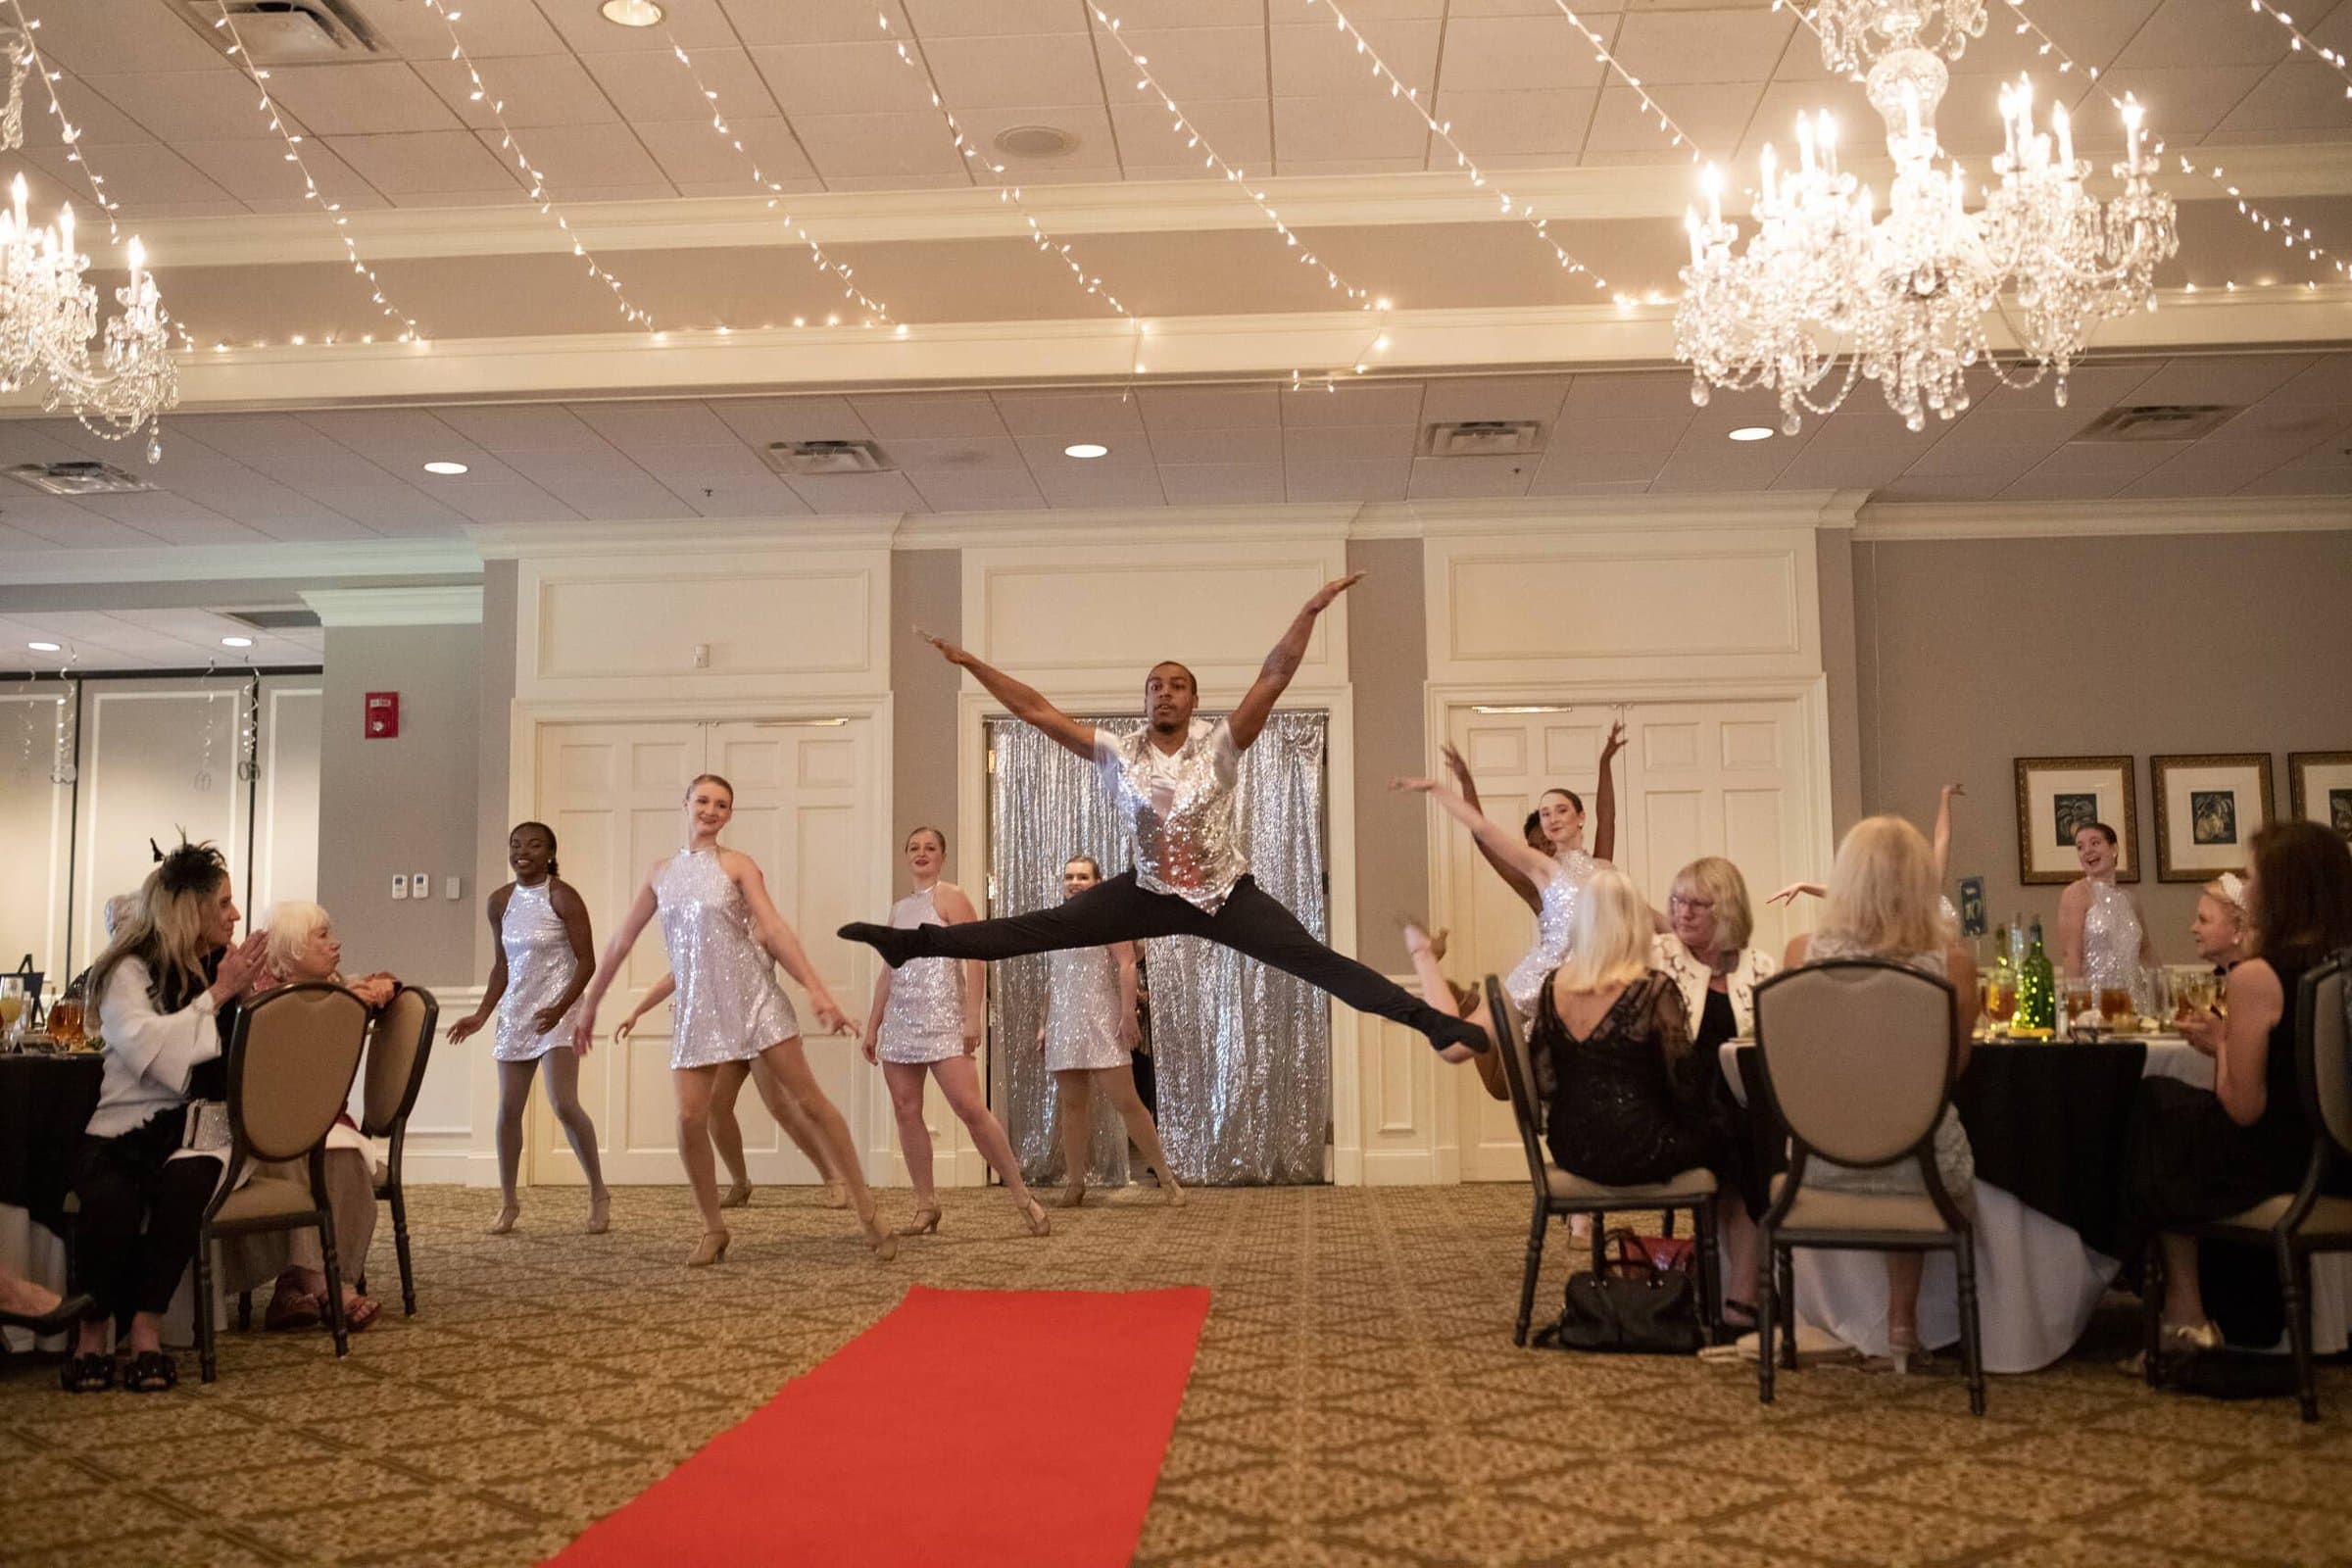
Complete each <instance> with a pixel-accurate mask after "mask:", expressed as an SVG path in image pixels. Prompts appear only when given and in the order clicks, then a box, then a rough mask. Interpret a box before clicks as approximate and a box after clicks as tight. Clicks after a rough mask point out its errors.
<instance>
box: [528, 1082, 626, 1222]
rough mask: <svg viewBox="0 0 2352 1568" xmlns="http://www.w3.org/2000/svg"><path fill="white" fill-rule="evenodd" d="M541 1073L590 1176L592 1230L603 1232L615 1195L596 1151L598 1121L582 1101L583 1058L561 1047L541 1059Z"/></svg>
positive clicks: (582, 1167)
mask: <svg viewBox="0 0 2352 1568" xmlns="http://www.w3.org/2000/svg"><path fill="white" fill-rule="evenodd" d="M539 1076H540V1077H541V1078H542V1079H544V1080H545V1081H546V1083H547V1103H548V1108H549V1109H551V1110H553V1111H554V1112H555V1113H556V1121H557V1123H558V1124H559V1125H561V1126H562V1127H563V1129H564V1139H565V1141H566V1142H568V1143H569V1144H570V1145H571V1154H572V1157H573V1158H574V1159H576V1160H578V1161H579V1162H580V1173H581V1174H582V1175H584V1176H586V1177H587V1178H588V1232H589V1234H590V1235H592V1236H594V1235H601V1234H603V1232H604V1230H605V1228H606V1227H607V1226H608V1225H609V1224H610V1223H611V1217H610V1216H611V1212H612V1202H613V1195H612V1194H611V1193H610V1192H608V1191H606V1189H605V1167H604V1162H603V1161H602V1160H601V1159H600V1158H599V1157H598V1156H597V1152H596V1123H595V1122H593V1121H590V1120H589V1119H588V1111H587V1108H586V1107H585V1106H583V1105H582V1104H581V1103H580V1057H579V1054H578V1053H577V1052H575V1051H573V1050H571V1049H570V1048H569V1047H567V1046H558V1047H557V1048H556V1049H555V1050H553V1051H551V1052H549V1053H548V1054H546V1055H544V1056H541V1057H540V1058H539Z"/></svg>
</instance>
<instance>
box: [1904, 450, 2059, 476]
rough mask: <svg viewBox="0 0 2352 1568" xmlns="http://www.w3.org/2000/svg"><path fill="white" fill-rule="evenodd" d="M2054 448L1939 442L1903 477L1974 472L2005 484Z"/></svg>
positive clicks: (1920, 457)
mask: <svg viewBox="0 0 2352 1568" xmlns="http://www.w3.org/2000/svg"><path fill="white" fill-rule="evenodd" d="M2053 450H2054V448H2053V447H2050V446H2032V447H1972V448H1968V449H1966V450H1962V449H1959V448H1953V449H1951V450H1948V451H1947V450H1946V449H1945V448H1944V446H1943V444H1942V443H1940V442H1939V443H1937V444H1936V446H1934V447H1931V448H1929V449H1928V451H1927V452H1925V453H1923V454H1922V455H1921V456H1919V457H1917V458H1915V459H1913V460H1912V463H1911V466H1910V467H1908V468H1906V469H1904V470H1903V476H1904V477H1905V478H1907V479H1908V478H1937V479H1948V478H1954V477H1958V476H1961V475H1973V476H1976V477H1977V478H1979V479H1982V480H1991V481H1997V482H1998V483H2001V484H2006V483H2007V482H2008V481H2010V480H2011V479H2014V478H2016V477H2017V476H2018V475H2019V474H2021V473H2024V472H2025V471H2026V470H2027V469H2028V468H2031V467H2032V466H2034V465H2035V464H2036V463H2039V462H2040V461H2041V460H2042V459H2044V458H2046V457H2048V456H2049V455H2050V453H2051V452H2052V451H2053Z"/></svg>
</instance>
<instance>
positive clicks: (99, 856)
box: [73, 680, 252, 964]
mask: <svg viewBox="0 0 2352 1568" xmlns="http://www.w3.org/2000/svg"><path fill="white" fill-rule="evenodd" d="M244 705H245V689H244V688H243V687H242V686H240V685H232V684H230V683H228V682H226V681H221V680H216V681H214V682H213V683H212V684H211V686H210V687H209V688H206V687H203V686H200V685H199V684H198V683H197V682H195V681H171V682H158V683H156V684H155V685H153V686H148V685H145V684H144V683H136V682H130V681H92V682H90V683H89V685H88V688H87V690H86V691H85V692H84V693H83V696H82V706H81V713H82V717H81V783H80V805H79V818H80V820H79V822H78V824H77V826H76V830H75V833H74V840H75V852H74V862H73V865H74V870H73V955H74V960H73V961H74V962H75V963H77V964H83V963H86V962H87V961H88V958H89V957H90V956H93V955H95V954H97V953H98V952H99V951H100V950H101V949H102V948H103V947H104V946H105V944H106V926H105V923H104V920H103V918H102V915H103V910H104V907H105V904H106V901H107V900H108V899H110V898H112V897H113V896H114V895H116V894H118V893H130V892H135V891H136V890H137V889H138V887H139V885H140V884H141V883H143V882H144V881H146V879H147V873H148V872H149V871H152V870H153V869H154V868H155V858H154V856H153V854H152V853H151V852H150V851H149V848H148V840H149V839H153V840H154V841H155V842H156V844H158V845H160V846H161V847H163V848H164V849H166V850H169V849H171V848H172V846H173V845H174V844H176V843H177V842H178V841H179V838H180V835H181V834H182V833H183V832H184V833H185V834H186V835H187V837H188V839H189V840H190V841H191V842H201V841H205V840H210V841H211V842H212V843H214V844H215V845H217V846H219V847H220V850H221V854H222V855H224V856H225V857H227V859H228V866H229V874H230V876H231V878H232V879H233V880H234V881H235V883H236V888H237V898H238V901H239V903H240V904H242V903H243V902H244V900H245V898H246V886H245V871H246V856H245V823H246V809H247V795H246V788H245V784H244V782H243V781H242V780H240V779H239V778H238V777H237V742H238V732H239V729H240V728H241V725H240V722H239V720H240V717H241V715H242V713H243V711H244ZM246 912H247V913H248V914H250V913H252V911H251V910H247V911H246Z"/></svg>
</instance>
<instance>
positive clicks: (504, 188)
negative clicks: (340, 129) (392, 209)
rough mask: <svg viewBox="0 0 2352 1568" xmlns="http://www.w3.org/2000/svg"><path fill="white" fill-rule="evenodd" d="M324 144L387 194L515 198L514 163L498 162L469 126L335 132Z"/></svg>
mask: <svg viewBox="0 0 2352 1568" xmlns="http://www.w3.org/2000/svg"><path fill="white" fill-rule="evenodd" d="M325 145H326V147H327V148H328V149H329V150H330V151H332V152H333V153H334V154H335V156H336V157H338V158H340V159H342V160H343V161H344V162H345V163H347V164H349V165H350V166H351V167H352V168H353V169H355V170H357V171H358V172H359V174H360V177H361V178H363V179H365V180H367V181H368V184H370V185H373V186H374V187H375V188H376V189H377V190H380V191H382V192H383V193H384V194H385V195H387V196H394V197H399V196H415V195H420V194H423V193H426V192H430V193H433V194H436V195H441V194H450V193H474V194H478V195H495V196H497V197H499V198H501V199H507V198H512V199H516V200H519V199H520V198H521V195H522V187H521V185H520V184H519V183H517V182H516V179H515V172H514V166H513V165H512V164H505V163H501V162H500V161H499V160H498V158H497V157H495V156H494V155H493V154H492V153H491V152H490V151H489V150H488V149H487V148H485V147H483V146H482V144H481V143H480V142H478V141H476V140H474V138H473V134H472V132H470V131H464V130H427V131H419V132H416V133H414V134H409V135H385V136H334V137H329V138H327V140H326V142H325Z"/></svg>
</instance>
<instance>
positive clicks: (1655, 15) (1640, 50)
mask: <svg viewBox="0 0 2352 1568" xmlns="http://www.w3.org/2000/svg"><path fill="white" fill-rule="evenodd" d="M1795 28H1796V19H1795V18H1793V17H1791V16H1789V14H1787V13H1786V12H1774V11H1770V10H1763V9H1758V10H1754V11H1674V12H1647V13H1642V12H1636V13H1634V14H1632V15H1630V16H1628V17H1627V18H1626V19H1625V25H1624V26H1623V27H1621V28H1620V29H1618V33H1617V40H1616V42H1615V43H1614V44H1613V45H1611V46H1610V53H1612V54H1614V55H1615V56H1616V57H1617V59H1618V61H1619V63H1620V64H1622V65H1623V66H1624V67H1625V69H1626V70H1627V71H1629V72H1631V73H1633V74H1634V76H1635V77H1637V78H1638V79H1639V80H1641V81H1642V83H1643V84H1644V85H1647V84H1648V83H1650V82H1653V81H1656V82H1677V81H1755V80H1758V79H1760V78H1762V77H1763V76H1764V75H1765V74H1767V73H1768V71H1769V69H1770V63H1771V62H1774V61H1777V60H1779V59H1780V57H1781V53H1782V51H1783V50H1784V49H1785V48H1786V47H1788V46H1789V34H1790V33H1791V32H1792V31H1794V30H1795ZM1799 43H1800V44H1801V45H1803V46H1805V47H1817V46H1816V45H1815V44H1814V39H1813V35H1812V34H1811V33H1809V32H1808V33H1806V34H1805V35H1804V37H1803V38H1802V39H1801V40H1799Z"/></svg>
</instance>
